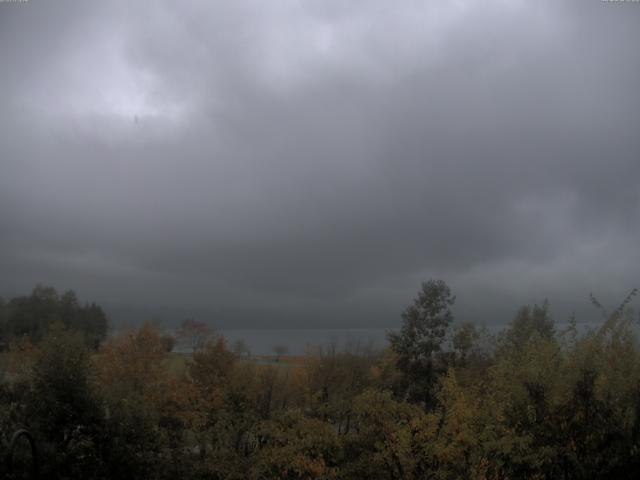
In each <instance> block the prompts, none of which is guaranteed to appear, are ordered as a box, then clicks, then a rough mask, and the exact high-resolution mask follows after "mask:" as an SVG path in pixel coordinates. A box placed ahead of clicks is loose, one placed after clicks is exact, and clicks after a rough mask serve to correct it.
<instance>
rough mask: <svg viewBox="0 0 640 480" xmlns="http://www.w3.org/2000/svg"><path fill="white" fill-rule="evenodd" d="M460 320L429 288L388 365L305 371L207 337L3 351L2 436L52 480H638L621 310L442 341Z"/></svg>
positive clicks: (346, 357) (368, 355)
mask: <svg viewBox="0 0 640 480" xmlns="http://www.w3.org/2000/svg"><path fill="white" fill-rule="evenodd" d="M432 287H434V288H432ZM439 295H444V297H439ZM429 302H434V303H432V304H429ZM452 302H453V297H452V296H451V295H450V292H449V290H448V288H445V286H444V285H443V284H440V283H438V284H431V285H430V284H425V285H423V290H422V293H421V294H420V295H419V296H418V298H417V299H416V302H415V303H414V305H413V306H412V307H411V308H410V309H408V310H407V312H406V313H405V316H404V320H405V323H404V324H403V327H404V328H403V329H401V330H400V334H398V335H396V336H393V337H392V338H391V342H390V346H389V348H387V349H386V350H384V351H381V352H380V351H374V350H372V349H370V348H364V347H362V346H357V345H355V346H351V347H349V348H345V349H338V348H336V347H335V346H324V347H322V348H315V349H311V350H309V352H308V353H307V355H305V356H304V357H302V358H301V359H300V362H302V363H301V364H300V365H298V366H292V365H291V364H290V363H288V362H286V361H280V362H277V363H275V362H274V363H273V364H271V365H269V364H262V363H260V362H256V361H253V360H252V359H251V358H249V357H247V356H239V355H238V354H237V353H234V352H232V351H231V350H230V349H229V347H228V345H227V342H226V340H225V339H224V338H223V337H221V336H216V335H214V334H212V333H211V332H208V333H207V335H208V338H207V340H206V342H204V343H203V344H201V345H199V346H198V348H197V349H195V351H194V353H193V354H192V355H180V354H174V353H169V352H168V351H167V348H166V345H165V342H164V341H163V337H162V335H161V334H160V332H158V331H157V330H156V329H155V328H154V327H153V326H151V325H149V324H145V325H143V326H142V327H140V328H138V329H136V330H133V331H130V332H127V333H123V334H121V335H118V336H114V337H111V338H109V339H108V340H107V341H105V342H104V343H103V345H102V346H101V348H100V350H99V351H98V352H97V353H96V352H93V351H92V350H91V348H90V346H88V345H87V343H86V342H85V341H84V337H83V336H82V334H81V333H78V332H75V331H73V330H72V329H69V328H67V327H65V326H64V325H55V326H53V327H52V328H50V330H49V331H48V333H47V334H46V335H44V336H43V337H42V340H41V341H40V342H39V343H37V344H33V343H31V342H30V341H26V340H20V341H18V340H16V341H14V342H13V343H12V346H11V349H10V352H9V353H7V356H8V359H9V360H10V361H9V363H8V365H9V368H8V369H7V371H6V373H5V379H4V381H3V382H2V384H0V385H1V388H0V402H1V403H0V407H1V408H0V423H1V424H2V425H4V426H10V425H13V426H15V425H21V426H26V427H27V428H29V429H30V430H31V431H33V432H34V434H35V435H36V438H37V441H38V444H39V445H40V447H41V451H42V461H43V474H45V475H46V478H78V479H80V478H82V479H107V478H109V479H113V478H127V479H136V478H140V479H142V478H145V479H146V478H151V479H172V480H175V479H178V478H179V479H250V480H267V479H274V480H275V479H290V480H298V479H301V480H302V479H305V480H311V479H323V480H328V479H336V480H338V479H381V480H383V479H384V480H387V479H388V480H418V479H431V478H433V479H443V480H444V479H474V480H489V479H496V480H497V479H505V480H506V479H515V478H524V479H556V478H558V479H592V478H596V479H597V478H602V479H605V478H607V479H608V478H615V479H625V478H629V479H631V478H636V477H637V475H638V473H640V344H639V343H638V339H637V337H636V334H635V330H634V326H633V316H632V313H631V312H630V311H629V309H628V305H626V304H625V305H623V306H622V308H619V309H616V310H615V311H614V312H613V313H611V314H607V316H606V319H605V320H603V323H602V325H600V326H599V327H598V328H595V329H593V330H588V331H587V330H583V331H580V329H579V328H578V326H577V324H576V323H570V324H569V326H568V328H562V329H561V328H557V327H556V326H555V325H554V323H553V321H552V319H551V316H550V308H549V306H548V304H546V303H545V304H543V305H542V306H530V307H523V308H522V309H520V310H518V312H517V313H516V315H515V317H514V320H513V322H512V323H511V324H510V325H508V326H507V327H506V328H505V329H504V330H503V331H502V332H500V333H499V334H498V335H496V336H493V337H491V336H489V335H488V334H487V333H486V332H483V331H482V330H481V329H478V328H476V327H475V326H473V325H472V324H461V323H459V324H455V323H454V324H452V319H451V318H450V311H449V306H450V305H451V304H452ZM450 324H451V325H450ZM433 329H436V330H435V331H434V330H433ZM403 332H404V333H403ZM403 334H405V335H406V336H405V337H402V335H403ZM403 356H404V357H403ZM177 361H180V362H181V363H180V364H181V365H182V367H181V368H175V363H176V362H177ZM172 365H173V366H172ZM424 375H428V378H424Z"/></svg>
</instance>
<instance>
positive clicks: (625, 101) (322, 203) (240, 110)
mask: <svg viewBox="0 0 640 480" xmlns="http://www.w3.org/2000/svg"><path fill="white" fill-rule="evenodd" d="M639 45H640V3H633V2H626V3H621V2H617V3H613V2H602V1H599V0H580V1H557V0H553V1H551V0H549V1H546V0H529V1H519V0H485V1H480V0H477V1H474V0H455V1H453V0H447V1H445V0H439V1H406V2H390V1H388V0H368V1H352V0H350V1H348V2H345V1H333V0H311V1H304V0H296V1H294V0H284V1H279V0H273V1H268V2H267V1H264V0H250V1H246V0H229V1H226V2H223V1H215V2H209V1H202V2H193V1H180V2H177V1H166V2H165V1H157V0H154V1H149V2H144V1H135V2H134V1H130V0H129V1H124V2H117V1H99V2H96V1H74V2H70V1H61V0H57V1H49V2H43V1H36V0H29V1H28V2H26V3H0V61H1V63H0V73H1V75H0V112H1V114H0V293H1V294H2V295H4V296H5V297H6V296H11V295H14V294H23V293H27V292H28V291H30V290H31V288H32V287H33V286H34V285H35V284H36V283H38V282H39V283H45V284H50V285H54V286H55V287H57V288H59V289H67V288H72V289H74V290H76V291H77V292H78V294H79V296H80V297H81V299H86V300H96V301H98V302H100V303H102V304H104V305H105V306H107V308H114V309H117V308H129V307H138V308H144V307H150V306H154V307H158V308H174V309H178V308H181V309H197V310H198V311H211V312H212V313H211V317H210V318H208V319H210V320H212V321H213V323H218V324H220V325H229V324H233V325H236V326H239V325H242V326H260V327H266V326H271V325H276V326H278V325H288V326H300V327H306V326H324V325H326V326H336V325H348V326H384V327H387V326H389V327H391V326H394V325H397V324H398V323H399V312H400V311H401V310H402V309H403V308H404V307H405V306H406V305H407V304H408V303H409V302H410V301H411V299H412V298H413V296H414V294H415V293H416V291H417V289H418V287H419V284H420V282H421V281H422V280H426V279H429V278H442V279H444V280H446V281H447V282H448V283H449V284H450V285H451V287H452V289H453V290H454V292H455V293H456V294H457V296H458V307H459V308H458V316H459V317H460V316H462V317H464V318H471V319H473V318H476V319H480V320H481V321H484V322H485V323H492V322H494V321H498V322H500V321H504V320H506V319H507V318H508V317H509V316H510V315H511V314H512V313H513V312H514V311H515V309H516V308H517V307H518V305H520V304H522V303H530V302H540V301H542V300H543V299H544V298H545V297H548V298H549V300H550V302H551V305H552V307H553V308H554V311H555V312H557V315H558V316H559V317H563V316H566V315H567V314H568V312H570V311H572V310H574V309H578V310H579V309H580V308H581V306H584V305H588V294H589V292H594V293H596V294H598V295H599V296H600V297H601V298H603V303H606V302H613V303H615V302H616V301H619V300H621V299H622V298H624V296H625V295H626V293H627V292H628V291H629V290H630V289H631V288H632V287H634V286H640V281H639V280H640V241H639V240H640V52H639V50H638V46H639ZM203 315H206V314H203ZM560 319H562V318H560Z"/></svg>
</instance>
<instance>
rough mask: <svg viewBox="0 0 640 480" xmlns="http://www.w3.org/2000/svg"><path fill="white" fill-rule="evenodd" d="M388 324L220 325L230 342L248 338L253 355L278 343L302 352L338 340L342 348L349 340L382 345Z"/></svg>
mask: <svg viewBox="0 0 640 480" xmlns="http://www.w3.org/2000/svg"><path fill="white" fill-rule="evenodd" d="M388 331H389V329H385V328H366V329H365V328H353V329H220V330H218V333H220V334H221V335H224V337H225V338H226V339H227V340H228V342H229V348H233V344H234V343H235V342H236V341H237V340H242V341H244V342H245V344H246V345H247V347H249V350H250V351H251V353H252V354H253V355H273V354H274V347H275V346H280V345H281V346H283V347H285V348H286V349H287V353H288V354H289V355H302V354H304V353H305V352H306V350H307V348H308V347H317V346H328V345H332V344H335V345H336V346H337V347H338V348H339V349H342V348H344V347H345V345H349V344H359V345H361V346H371V347H373V348H383V347H385V345H386V343H387V332H388Z"/></svg>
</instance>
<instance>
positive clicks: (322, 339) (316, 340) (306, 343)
mask: <svg viewBox="0 0 640 480" xmlns="http://www.w3.org/2000/svg"><path fill="white" fill-rule="evenodd" d="M601 325H602V322H585V323H579V324H578V330H579V331H580V332H586V331H587V330H590V329H595V328H598V327H599V326H601ZM567 326H568V324H567V323H566V322H557V323H556V325H555V327H556V332H560V331H562V330H564V329H565V328H566V327H567ZM504 327H505V325H504V324H501V325H486V326H485V328H486V331H487V333H488V334H490V335H496V334H497V333H498V332H499V331H500V330H502V329H503V328H504ZM634 327H635V329H636V331H637V333H640V331H638V325H637V324H635V325H634ZM390 331H394V329H389V328H343V329H340V328H335V329H326V328H322V329H320V328H318V329H312V328H309V329H300V328H291V329H274V328H270V329H218V330H216V332H217V333H219V334H221V335H223V336H224V337H225V338H226V339H227V341H228V346H229V348H230V349H232V348H233V345H234V343H235V342H236V341H238V340H242V341H244V343H245V344H246V345H247V347H248V348H249V351H250V352H251V354H253V355H274V347H276V346H283V347H285V348H286V350H287V354H288V355H302V354H304V353H306V351H307V349H308V348H309V347H318V346H329V345H334V344H335V345H336V347H337V348H338V350H341V349H343V348H344V347H345V346H346V345H359V346H361V347H365V346H367V347H372V348H374V349H382V348H385V347H386V346H387V345H388V341H387V333H388V332H390ZM175 351H178V352H180V351H186V349H184V348H181V346H180V345H177V346H176V348H175Z"/></svg>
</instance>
